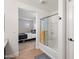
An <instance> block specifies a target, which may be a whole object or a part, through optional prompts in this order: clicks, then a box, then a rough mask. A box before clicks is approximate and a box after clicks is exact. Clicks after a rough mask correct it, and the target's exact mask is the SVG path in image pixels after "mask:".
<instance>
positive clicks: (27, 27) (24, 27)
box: [19, 20, 33, 33]
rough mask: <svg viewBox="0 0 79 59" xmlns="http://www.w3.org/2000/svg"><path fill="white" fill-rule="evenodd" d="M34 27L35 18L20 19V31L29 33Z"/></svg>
mask: <svg viewBox="0 0 79 59" xmlns="http://www.w3.org/2000/svg"><path fill="white" fill-rule="evenodd" d="M28 24H29V25H28ZM32 29H33V20H19V33H29V32H31V30H32Z"/></svg>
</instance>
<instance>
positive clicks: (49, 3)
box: [18, 0, 58, 11]
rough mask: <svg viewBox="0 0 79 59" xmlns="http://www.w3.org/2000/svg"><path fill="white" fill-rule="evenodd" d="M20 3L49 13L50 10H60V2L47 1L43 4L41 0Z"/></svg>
mask: <svg viewBox="0 0 79 59" xmlns="http://www.w3.org/2000/svg"><path fill="white" fill-rule="evenodd" d="M18 1H20V2H23V3H25V4H29V5H32V6H34V7H36V8H41V9H44V10H48V11H50V10H52V11H55V10H57V9H58V0H45V1H46V3H45V4H41V3H40V0H18Z"/></svg>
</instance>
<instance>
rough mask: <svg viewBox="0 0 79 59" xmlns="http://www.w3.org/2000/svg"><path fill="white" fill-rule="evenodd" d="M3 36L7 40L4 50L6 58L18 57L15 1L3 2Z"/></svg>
mask: <svg viewBox="0 0 79 59" xmlns="http://www.w3.org/2000/svg"><path fill="white" fill-rule="evenodd" d="M5 34H6V35H7V38H8V39H9V42H8V44H7V46H6V48H5V49H6V54H7V56H9V57H13V56H15V55H18V53H19V49H18V9H17V1H16V0H5ZM5 39H6V38H5Z"/></svg>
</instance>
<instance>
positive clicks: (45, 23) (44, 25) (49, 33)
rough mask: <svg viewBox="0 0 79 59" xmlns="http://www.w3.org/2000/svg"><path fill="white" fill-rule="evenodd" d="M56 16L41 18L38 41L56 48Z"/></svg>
mask: <svg viewBox="0 0 79 59" xmlns="http://www.w3.org/2000/svg"><path fill="white" fill-rule="evenodd" d="M57 18H58V16H57V15H55V16H51V17H48V18H45V19H42V20H41V22H40V23H41V29H40V41H41V43H42V44H44V45H46V46H48V47H50V48H52V49H54V50H57V48H58V22H57V20H58V19H57Z"/></svg>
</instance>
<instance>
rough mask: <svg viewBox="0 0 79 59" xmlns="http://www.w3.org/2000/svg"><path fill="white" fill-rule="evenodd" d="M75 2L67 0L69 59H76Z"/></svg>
mask: <svg viewBox="0 0 79 59" xmlns="http://www.w3.org/2000/svg"><path fill="white" fill-rule="evenodd" d="M73 2H74V0H67V59H74V14H73V13H74V11H73V10H74V9H73V8H74V3H73Z"/></svg>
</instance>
